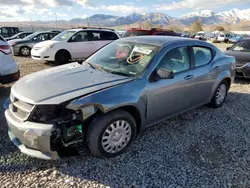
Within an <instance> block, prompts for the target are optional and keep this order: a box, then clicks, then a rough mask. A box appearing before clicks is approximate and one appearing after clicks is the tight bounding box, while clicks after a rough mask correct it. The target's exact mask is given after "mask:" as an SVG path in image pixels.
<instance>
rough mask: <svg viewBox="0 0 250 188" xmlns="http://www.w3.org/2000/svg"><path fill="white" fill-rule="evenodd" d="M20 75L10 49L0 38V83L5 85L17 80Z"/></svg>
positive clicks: (0, 37)
mask: <svg viewBox="0 0 250 188" xmlns="http://www.w3.org/2000/svg"><path fill="white" fill-rule="evenodd" d="M19 77H20V73H19V70H18V66H17V64H16V62H15V60H14V58H13V55H12V50H11V47H10V46H9V45H8V43H7V42H6V41H5V40H4V39H3V37H2V36H0V83H1V84H6V83H10V82H13V81H16V80H18V79H19Z"/></svg>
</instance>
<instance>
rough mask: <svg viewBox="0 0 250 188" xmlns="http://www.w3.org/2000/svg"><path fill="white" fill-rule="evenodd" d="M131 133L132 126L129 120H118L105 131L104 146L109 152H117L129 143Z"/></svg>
mask: <svg viewBox="0 0 250 188" xmlns="http://www.w3.org/2000/svg"><path fill="white" fill-rule="evenodd" d="M131 135H132V130H131V126H130V124H129V123H128V122H127V121H124V120H119V121H116V122H114V123H112V124H110V125H109V126H108V128H107V129H106V130H105V131H104V133H103V136H102V140H101V142H102V147H103V149H104V150H105V151H106V152H108V153H117V152H119V151H121V150H122V149H123V148H125V147H126V146H127V145H128V143H129V141H130V139H131Z"/></svg>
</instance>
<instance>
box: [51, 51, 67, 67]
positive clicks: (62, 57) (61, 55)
mask: <svg viewBox="0 0 250 188" xmlns="http://www.w3.org/2000/svg"><path fill="white" fill-rule="evenodd" d="M69 59H70V57H69V54H68V53H67V52H65V51H59V52H57V53H56V57H55V62H56V63H57V64H58V65H63V64H66V63H68V62H69Z"/></svg>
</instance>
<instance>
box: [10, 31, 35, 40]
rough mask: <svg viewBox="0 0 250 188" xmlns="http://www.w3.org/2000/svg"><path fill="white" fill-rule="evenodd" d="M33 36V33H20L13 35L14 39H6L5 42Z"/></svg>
mask: <svg viewBox="0 0 250 188" xmlns="http://www.w3.org/2000/svg"><path fill="white" fill-rule="evenodd" d="M31 34H32V32H20V33H17V34H15V35H13V36H12V37H8V38H5V40H6V41H9V40H14V39H23V38H25V37H27V36H29V35H31Z"/></svg>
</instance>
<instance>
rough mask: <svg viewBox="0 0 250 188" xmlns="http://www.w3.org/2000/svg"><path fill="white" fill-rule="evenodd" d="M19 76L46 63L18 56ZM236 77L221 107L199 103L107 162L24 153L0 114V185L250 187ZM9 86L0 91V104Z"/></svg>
mask: <svg viewBox="0 0 250 188" xmlns="http://www.w3.org/2000/svg"><path fill="white" fill-rule="evenodd" d="M16 60H17V62H18V64H19V67H20V70H21V74H22V76H24V75H26V74H29V73H32V72H35V71H39V70H42V69H46V68H49V67H52V66H53V65H49V64H44V63H43V62H38V61H34V60H31V59H30V58H22V57H17V58H16ZM249 82H250V81H248V80H238V79H237V80H236V81H235V83H234V84H233V85H232V87H231V90H230V92H229V94H228V98H227V100H226V102H225V104H224V106H223V107H222V108H220V109H217V110H213V109H209V108H207V107H201V108H198V109H195V110H193V111H190V112H188V113H185V114H183V115H180V116H178V117H175V118H172V119H170V120H168V121H165V122H163V123H161V124H159V125H156V126H154V127H152V128H149V129H147V130H146V131H144V132H143V133H141V134H140V135H139V136H138V138H137V140H136V142H135V143H134V144H133V145H132V146H131V147H130V149H129V150H128V151H127V152H126V153H125V154H122V155H121V156H119V157H116V158H113V159H97V158H94V157H92V156H90V155H89V154H88V153H85V154H83V155H82V156H73V157H69V158H65V159H61V160H58V161H44V160H39V159H34V158H31V157H28V156H26V155H23V154H21V153H20V151H18V149H17V148H16V147H15V146H14V145H13V144H12V143H11V142H10V141H9V138H8V136H7V125H6V122H5V119H4V111H3V109H2V108H1V111H0V120H1V125H0V132H1V138H0V148H1V149H0V187H131V188H132V187H133V188H135V187H138V188H139V187H142V188H144V187H171V188H177V187H179V188H180V187H188V188H190V187H209V188H211V187H216V188H218V187H250V116H249V111H250V85H249ZM10 86H11V85H3V86H1V88H0V105H1V106H2V105H3V103H4V100H5V98H6V97H7V96H8V95H9V91H10Z"/></svg>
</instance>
